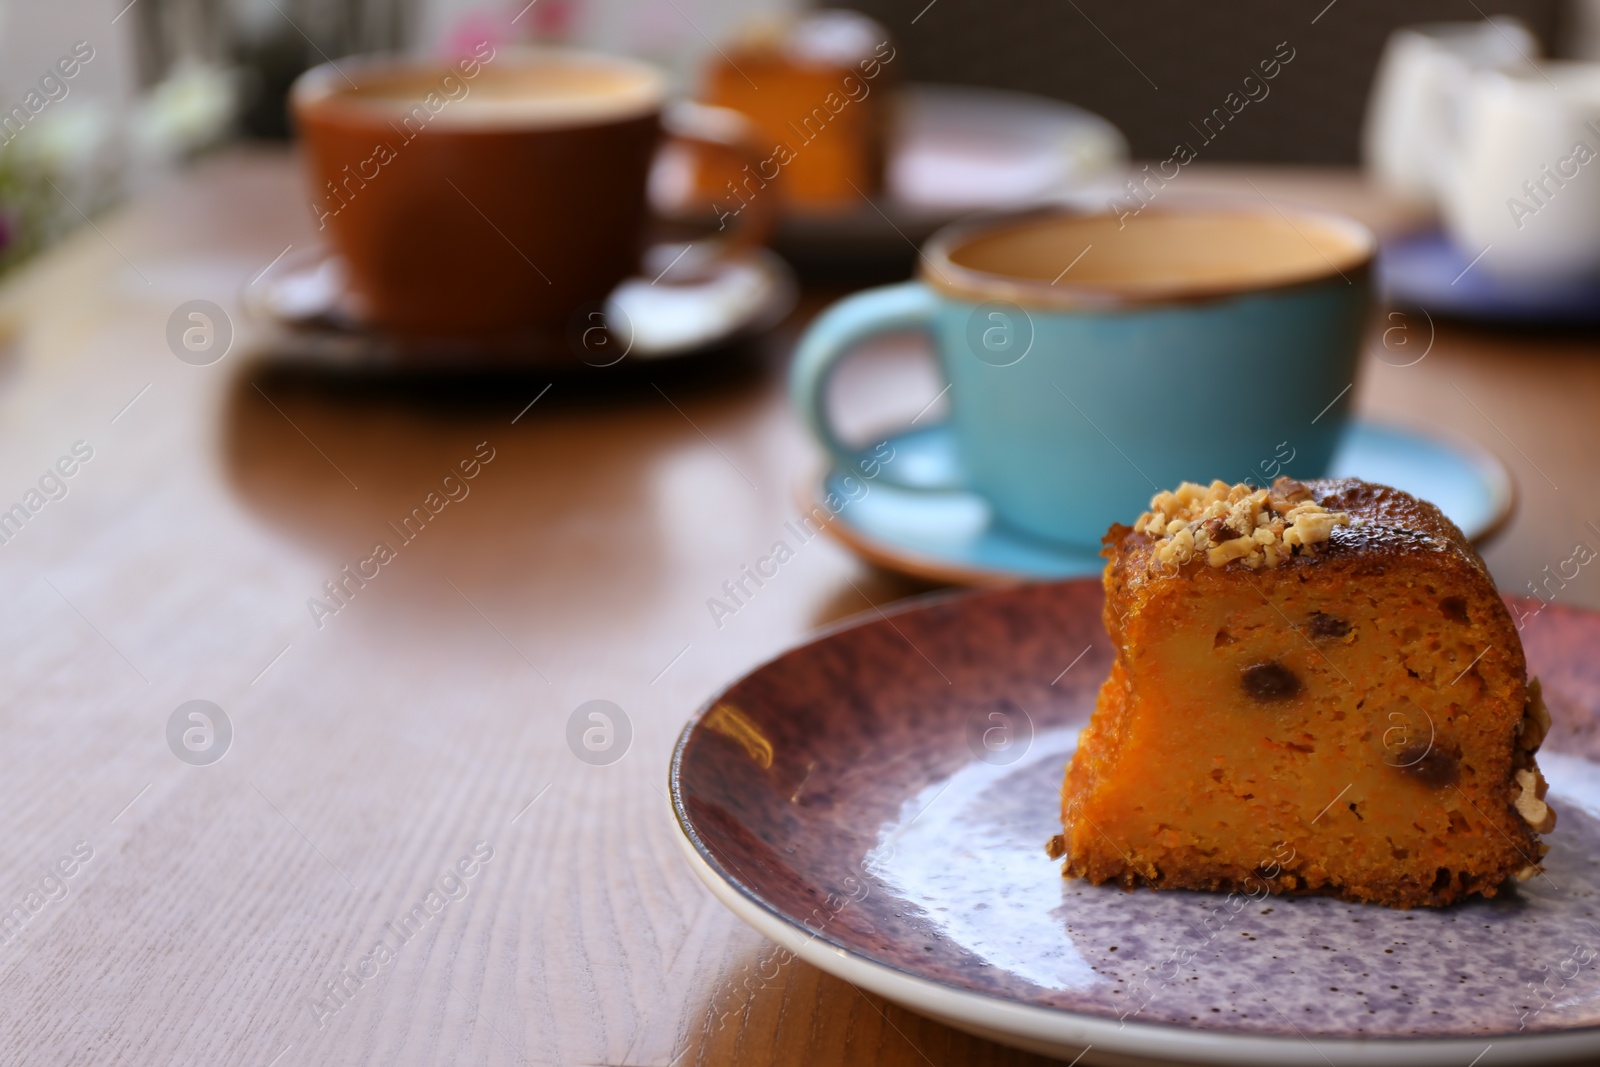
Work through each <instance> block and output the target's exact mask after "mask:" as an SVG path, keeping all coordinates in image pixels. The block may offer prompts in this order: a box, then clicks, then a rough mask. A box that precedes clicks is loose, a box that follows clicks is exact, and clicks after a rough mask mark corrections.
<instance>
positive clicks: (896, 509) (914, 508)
mask: <svg viewBox="0 0 1600 1067" xmlns="http://www.w3.org/2000/svg"><path fill="white" fill-rule="evenodd" d="M889 441H890V444H891V445H892V446H893V447H894V455H895V461H894V462H895V466H896V468H898V469H899V470H900V471H901V472H902V473H905V472H908V471H916V472H919V473H921V474H923V475H925V476H926V480H928V481H929V482H936V481H937V480H938V478H939V475H940V473H941V472H942V471H945V470H948V469H949V468H950V466H951V464H952V463H953V461H954V458H955V450H954V447H953V442H952V441H951V438H950V435H949V432H948V430H946V429H945V428H944V427H942V426H932V427H929V428H927V429H923V430H913V431H911V432H909V433H905V434H901V435H900V436H898V437H891V438H890V439H889ZM1332 470H1333V475H1334V476H1335V477H1360V478H1365V479H1366V480H1368V481H1372V482H1380V483H1382V484H1384V485H1392V486H1394V487H1395V488H1396V489H1404V490H1405V491H1406V492H1408V493H1412V494H1414V495H1416V496H1419V497H1421V498H1423V499H1424V500H1431V501H1433V502H1434V503H1435V504H1437V505H1438V506H1439V507H1440V509H1441V510H1443V511H1444V513H1445V514H1446V515H1448V516H1449V517H1450V519H1451V520H1452V521H1453V522H1455V524H1456V525H1457V526H1459V527H1461V529H1462V531H1463V532H1464V533H1465V534H1466V535H1467V536H1468V537H1469V538H1471V539H1472V540H1474V541H1477V540H1480V539H1482V538H1484V537H1486V536H1487V535H1488V534H1490V533H1492V532H1494V531H1495V530H1496V529H1497V528H1498V527H1499V525H1500V524H1501V523H1502V522H1504V521H1505V519H1506V518H1507V517H1508V516H1509V515H1510V513H1511V507H1512V502H1513V500H1514V499H1515V492H1514V490H1513V488H1512V481H1511V475H1510V473H1509V472H1508V471H1507V470H1506V468H1505V466H1504V465H1503V464H1502V463H1501V462H1500V461H1499V460H1498V459H1496V458H1495V457H1494V456H1492V455H1490V454H1489V453H1487V452H1484V451H1482V450H1481V449H1478V448H1477V447H1476V446H1472V445H1462V444H1454V443H1447V442H1444V441H1440V440H1438V439H1436V438H1432V437H1425V436H1423V435H1421V434H1418V433H1415V432H1412V431H1410V430H1402V429H1399V428H1397V427H1393V426H1382V425H1377V424H1373V423H1368V422H1360V421H1357V422H1353V423H1352V424H1351V425H1350V427H1349V429H1347V430H1346V431H1345V437H1344V441H1343V442H1342V443H1341V444H1340V447H1339V451H1338V452H1337V453H1336V454H1335V455H1334V459H1333V468H1332ZM843 478H844V472H843V471H840V470H833V471H830V472H829V473H828V476H827V478H826V480H825V481H824V483H823V484H822V486H821V487H820V488H821V490H822V493H821V496H826V495H827V494H828V493H830V492H833V493H837V494H838V495H839V498H840V499H844V500H847V501H848V503H847V504H846V505H845V506H844V507H843V508H842V509H841V510H840V511H839V512H838V515H837V516H836V517H835V519H834V521H833V522H831V523H829V524H828V525H827V527H826V529H827V530H828V531H829V532H830V533H832V534H833V535H834V536H835V537H837V538H839V539H840V540H841V541H843V542H844V543H845V544H847V545H849V546H850V547H851V548H852V549H854V550H855V551H856V552H858V553H859V554H861V555H862V556H864V557H866V558H867V559H869V560H871V561H872V562H874V563H876V564H878V565H880V566H882V567H886V568H888V569H890V570H894V571H899V572H901V573H904V574H911V575H915V576H917V577H919V578H927V579H931V580H933V581H938V582H950V583H954V584H958V585H1005V584H1010V583H1012V582H1018V581H1026V580H1032V579H1051V578H1072V577H1080V576H1083V575H1093V574H1099V573H1100V571H1101V568H1102V567H1103V566H1104V565H1105V561H1104V560H1103V559H1101V558H1100V556H1099V554H1098V553H1097V552H1096V551H1093V550H1084V549H1075V548H1071V547H1068V546H1065V545H1056V544H1051V543H1050V542H1048V541H1040V540H1037V539H1035V538H1033V537H1031V536H1029V535H1027V534H1022V533H1018V532H1016V531H1014V530H1010V529H1008V528H1006V527H1005V526H1003V525H1001V524H1000V523H998V522H997V521H996V520H995V519H994V516H993V514H992V513H991V512H990V510H989V505H988V504H987V503H986V502H985V501H984V500H983V499H982V498H981V497H979V496H977V495H976V494H973V493H963V492H916V491H912V490H905V489H896V488H893V487H891V486H888V485H884V484H881V483H873V482H867V483H866V485H867V486H868V491H867V492H866V494H865V495H862V494H861V489H860V485H861V483H860V482H859V481H857V482H856V483H855V485H856V488H855V491H854V492H853V493H852V492H850V491H848V490H847V489H846V488H845V486H844V484H843V481H842V479H843ZM919 480H922V479H919ZM812 491H813V492H814V491H815V487H814V488H813V490H812ZM852 497H855V499H851V498H852ZM818 499H820V496H819V497H818ZM1130 518H1131V516H1130Z"/></svg>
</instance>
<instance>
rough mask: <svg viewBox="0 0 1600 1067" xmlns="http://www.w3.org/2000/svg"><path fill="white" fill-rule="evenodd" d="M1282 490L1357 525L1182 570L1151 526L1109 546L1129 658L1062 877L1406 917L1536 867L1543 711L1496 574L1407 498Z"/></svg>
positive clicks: (1087, 750) (1074, 813)
mask: <svg viewBox="0 0 1600 1067" xmlns="http://www.w3.org/2000/svg"><path fill="white" fill-rule="evenodd" d="M1186 488H1189V489H1198V488H1199V487H1186ZM1223 488H1224V489H1226V488H1228V487H1223ZM1237 488H1240V489H1242V488H1244V487H1237ZM1273 488H1274V491H1275V495H1276V498H1277V499H1278V500H1279V501H1280V504H1281V501H1282V500H1283V499H1284V498H1285V497H1288V498H1291V499H1294V500H1298V501H1309V502H1314V504H1315V505H1317V506H1318V507H1317V510H1318V511H1319V512H1322V513H1326V514H1331V515H1340V516H1344V517H1346V518H1347V522H1345V521H1333V520H1327V521H1325V520H1322V519H1318V520H1317V522H1318V528H1319V529H1321V530H1322V531H1323V532H1324V533H1325V534H1326V538H1325V540H1321V541H1320V542H1319V543H1316V544H1307V545H1304V546H1299V545H1296V546H1294V547H1293V550H1292V551H1290V550H1287V549H1286V550H1284V551H1281V552H1269V553H1268V554H1267V558H1268V559H1270V560H1271V561H1272V562H1271V565H1266V566H1263V565H1261V562H1260V557H1259V555H1258V557H1257V561H1256V563H1255V565H1254V566H1251V565H1249V561H1247V560H1245V559H1241V558H1234V559H1230V560H1225V561H1224V562H1223V563H1222V564H1221V565H1217V564H1215V563H1212V562H1210V561H1209V560H1208V558H1207V553H1205V552H1203V551H1202V552H1195V553H1191V554H1190V558H1188V559H1187V561H1185V562H1181V563H1178V562H1176V561H1175V560H1174V557H1173V553H1172V551H1171V550H1170V546H1171V544H1172V543H1173V541H1175V540H1177V541H1179V542H1181V541H1182V538H1183V537H1184V533H1183V531H1182V530H1181V529H1180V525H1181V524H1180V523H1179V522H1176V521H1173V522H1171V523H1170V524H1169V527H1168V528H1169V529H1171V530H1172V531H1174V532H1173V533H1170V534H1169V533H1166V532H1165V531H1164V530H1162V519H1163V516H1162V515H1161V514H1160V512H1159V510H1158V511H1157V512H1156V513H1155V516H1154V519H1155V521H1150V520H1151V519H1152V516H1151V515H1147V516H1145V517H1144V519H1142V520H1141V522H1140V523H1139V524H1136V526H1125V525H1117V526H1113V527H1112V528H1111V530H1110V532H1109V533H1108V534H1107V535H1106V537H1105V540H1104V546H1105V547H1104V554H1105V555H1106V556H1107V558H1108V564H1107V567H1106V572H1105V577H1104V584H1105V590H1106V602H1105V612H1104V620H1105V625H1106V629H1107V632H1108V633H1109V635H1110V637H1111V640H1112V644H1113V647H1114V648H1115V649H1116V650H1117V654H1116V658H1115V661H1114V664H1113V666H1112V670H1111V674H1110V677H1108V678H1107V680H1106V682H1105V684H1104V686H1103V687H1102V689H1101V693H1100V697H1099V701H1098V703H1097V706H1096V708H1095V712H1094V715H1093V717H1092V719H1091V722H1090V724H1089V726H1088V727H1087V728H1086V729H1085V730H1084V732H1083V734H1082V736H1081V738H1080V741H1079V748H1078V751H1077V753H1075V755H1074V757H1073V761H1072V763H1071V765H1070V766H1069V768H1068V773H1067V776H1066V781H1065V784H1064V787H1063V792H1062V808H1063V825H1064V828H1065V833H1064V834H1063V835H1062V837H1061V838H1060V839H1059V840H1057V841H1053V842H1052V844H1051V848H1052V851H1053V852H1054V853H1056V854H1064V855H1065V856H1066V863H1065V865H1064V874H1065V875H1067V876H1069V877H1082V878H1086V879H1088V880H1090V881H1092V882H1097V883H1098V882H1106V881H1116V882H1119V883H1121V884H1123V885H1125V886H1128V887H1133V886H1139V885H1146V886H1151V887H1156V888H1193V889H1209V890H1243V891H1246V892H1259V891H1261V889H1262V887H1263V886H1264V887H1265V888H1266V891H1268V892H1272V893H1330V894H1334V895H1338V896H1341V897H1344V898H1346V899H1350V900H1361V901H1370V902H1375V903H1380V904H1386V905H1389V906H1393V907H1402V908H1404V907H1412V906H1417V905H1442V904H1448V903H1451V902H1453V901H1455V900H1459V899H1461V898H1463V897H1465V896H1469V895H1472V894H1483V895H1485V896H1492V895H1494V894H1495V893H1496V892H1497V891H1498V889H1499V887H1500V886H1501V884H1502V883H1503V882H1505V880H1506V879H1507V878H1508V877H1511V876H1518V877H1522V878H1526V877H1531V876H1532V875H1534V874H1536V873H1538V870H1539V868H1538V860H1539V858H1540V857H1542V855H1543V854H1544V851H1545V846H1543V845H1542V844H1541V842H1540V841H1539V839H1538V834H1539V833H1541V832H1548V831H1549V830H1550V829H1552V828H1553V826H1554V813H1553V812H1552V811H1551V810H1550V809H1549V807H1548V805H1546V804H1545V803H1544V792H1545V784H1544V780H1543V778H1542V776H1540V774H1539V771H1538V767H1537V765H1536V763H1535V761H1534V752H1535V751H1537V748H1538V745H1539V742H1540V741H1542V739H1543V736H1544V733H1545V732H1546V730H1547V729H1548V721H1549V720H1548V714H1547V713H1546V712H1545V711H1544V709H1543V704H1542V702H1541V701H1540V700H1539V694H1538V690H1537V682H1535V683H1534V684H1533V685H1532V686H1531V687H1530V686H1529V684H1528V680H1527V677H1526V662H1525V660H1524V658H1523V653H1522V646H1521V642H1520V640H1519V639H1518V636H1517V631H1516V627H1515V625H1514V623H1513V621H1512V619H1511V616H1510V613H1509V612H1508V611H1507V609H1506V607H1505V605H1504V602H1503V601H1502V600H1501V599H1500V597H1499V595H1498V594H1497V593H1496V592H1495V589H1494V583H1493V581H1492V579H1491V578H1490V576H1489V572H1488V569H1487V568H1486V567H1485V565H1484V563H1483V560H1482V558H1481V557H1480V556H1479V555H1478V553H1477V552H1476V550H1474V549H1473V547H1472V545H1471V543H1470V542H1469V541H1468V540H1467V539H1466V538H1465V537H1464V536H1463V535H1462V533H1461V531H1460V530H1459V529H1457V528H1456V526H1455V525H1454V524H1453V523H1451V522H1450V520H1449V519H1448V518H1446V517H1445V516H1444V514H1443V513H1442V512H1440V511H1439V509H1438V508H1436V507H1435V506H1433V505H1432V504H1429V503H1427V502H1425V501H1421V500H1418V499H1417V498H1415V497H1413V496H1411V495H1409V494H1407V493H1403V492H1401V491H1399V490H1396V489H1392V488H1389V487H1387V486H1381V485H1375V484H1371V483H1366V482H1362V481H1359V480H1355V479H1340V480H1319V481H1312V482H1307V483H1304V484H1301V483H1298V482H1291V481H1288V480H1286V479H1280V480H1279V482H1278V483H1277V484H1276V485H1275V486H1274V487H1273ZM1234 495H1235V496H1238V495H1239V494H1238V492H1237V491H1236V492H1235V493H1234ZM1159 500H1160V498H1159V497H1158V501H1159ZM1213 510H1214V509H1213ZM1276 514H1277V513H1276V512H1275V511H1269V512H1267V513H1265V514H1262V515H1260V516H1259V518H1260V519H1261V520H1262V521H1263V524H1265V522H1266V521H1267V520H1268V519H1269V518H1270V517H1271V516H1273V515H1276ZM1212 521H1213V524H1214V522H1215V520H1212ZM1278 526H1279V527H1280V529H1279V535H1278V536H1279V541H1278V544H1280V545H1281V544H1282V537H1281V534H1282V529H1281V527H1282V526H1283V523H1282V521H1281V520H1279V521H1278ZM1187 528H1188V529H1189V530H1191V531H1192V530H1193V529H1195V528H1196V527H1195V524H1194V523H1193V522H1191V523H1190V524H1189V525H1188V527H1187ZM1213 528H1214V527H1213ZM1224 535H1225V536H1226V535H1227V531H1224ZM1233 536H1238V535H1237V534H1234V535H1233ZM1261 540H1262V542H1263V543H1264V544H1265V543H1266V542H1267V538H1266V536H1263V537H1262V538H1261ZM1268 547H1271V546H1270V545H1269V546H1268ZM1164 549H1165V550H1166V551H1165V552H1164V551H1163V550H1164Z"/></svg>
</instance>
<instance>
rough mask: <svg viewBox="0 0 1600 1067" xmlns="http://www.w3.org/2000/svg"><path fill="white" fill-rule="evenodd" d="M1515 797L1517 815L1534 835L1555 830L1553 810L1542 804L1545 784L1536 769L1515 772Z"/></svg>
mask: <svg viewBox="0 0 1600 1067" xmlns="http://www.w3.org/2000/svg"><path fill="white" fill-rule="evenodd" d="M1516 778H1517V788H1518V793H1517V797H1516V801H1515V804H1516V809H1517V814H1518V815H1520V816H1522V821H1523V822H1525V823H1527V824H1528V828H1529V829H1530V830H1532V831H1533V832H1534V833H1538V834H1547V833H1549V832H1550V831H1551V830H1554V829H1555V828H1556V813H1555V809H1554V808H1552V807H1550V805H1548V804H1546V803H1545V802H1544V793H1545V790H1546V789H1548V788H1549V786H1547V785H1546V784H1545V780H1544V775H1542V774H1540V773H1539V772H1538V770H1537V769H1532V770H1530V769H1528V768H1526V767H1524V768H1523V769H1522V770H1520V771H1518V772H1517V776H1516Z"/></svg>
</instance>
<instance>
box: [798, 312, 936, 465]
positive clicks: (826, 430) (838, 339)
mask: <svg viewBox="0 0 1600 1067" xmlns="http://www.w3.org/2000/svg"><path fill="white" fill-rule="evenodd" d="M938 309H939V301H938V298H937V297H936V296H935V295H934V293H933V291H932V290H931V289H929V288H928V287H927V286H926V285H924V284H923V283H921V282H902V283H900V284H899V285H885V286H882V287H880V288H877V289H867V290H865V291H863V292H860V293H856V294H854V295H852V296H848V297H845V298H844V299H843V300H841V301H839V302H838V303H836V304H834V305H833V306H832V307H830V308H828V309H827V310H826V311H824V312H823V313H822V314H821V315H819V316H817V318H816V320H815V321H814V322H812V324H811V326H810V328H808V329H807V330H806V333H805V336H804V337H802V338H801V339H800V344H799V346H798V347H797V348H796V350H795V355H794V363H793V364H792V365H791V366H790V368H789V395H790V396H791V397H793V398H794V403H795V407H796V408H797V409H798V410H799V414H800V417H801V418H802V419H804V420H805V423H806V425H807V426H809V427H810V428H811V432H812V434H814V435H815V436H816V438H817V441H818V442H820V443H821V445H822V447H823V448H825V449H827V450H828V452H829V454H830V455H831V456H832V458H833V461H834V463H835V464H837V465H838V466H839V467H841V468H843V469H844V470H848V471H856V469H857V464H858V463H860V462H862V456H861V454H860V453H859V452H858V451H857V450H856V449H853V448H851V447H850V446H849V445H847V444H845V443H844V441H843V440H841V439H840V437H839V435H838V433H837V432H836V431H835V430H834V428H833V422H832V420H831V419H829V417H828V380H829V378H831V377H832V375H833V371H834V369H835V368H836V367H838V365H839V364H840V363H842V362H843V361H844V359H845V357H847V356H849V355H850V354H851V353H852V352H853V351H854V350H855V348H856V347H857V346H858V345H860V344H861V343H862V342H863V341H867V340H870V339H871V338H873V337H876V336H877V335H878V334H883V333H889V332H891V331H894V330H921V331H923V332H924V333H927V334H929V335H930V336H931V335H932V332H933V324H934V316H935V315H936V314H937V312H938ZM901 466H902V467H904V466H905V465H904V464H902V465H901ZM917 474H920V476H917ZM877 479H878V480H879V481H881V482H886V483H888V484H889V485H893V486H895V487H897V488H901V489H922V490H932V491H938V492H948V491H951V490H960V489H964V488H965V484H964V483H963V482H962V481H961V479H960V477H959V472H958V471H956V470H955V469H953V465H952V469H950V470H948V471H941V472H939V473H937V474H935V473H933V472H930V471H928V470H926V469H924V470H922V471H920V472H916V473H913V472H910V471H904V470H900V469H897V468H896V467H895V466H894V465H893V464H892V463H886V464H884V465H882V466H881V467H880V468H879V469H878V474H877Z"/></svg>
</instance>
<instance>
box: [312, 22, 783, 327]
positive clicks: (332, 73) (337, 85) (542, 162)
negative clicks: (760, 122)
mask: <svg viewBox="0 0 1600 1067" xmlns="http://www.w3.org/2000/svg"><path fill="white" fill-rule="evenodd" d="M290 106H291V109H292V112H293V115H294V118H295V122H296V124H297V126H298V128H299V131H300V135H301V137H302V140H303V143H304V149H305V152H306V157H307V162H308V164H309V168H310V174H311V183H312V197H311V202H310V208H311V213H312V216H313V217H314V219H315V220H316V222H317V227H318V229H319V231H321V232H322V233H323V234H325V236H326V238H327V239H328V240H329V242H330V243H331V245H332V246H333V249H334V250H335V251H336V252H337V253H338V254H339V255H340V256H341V257H342V258H343V259H344V260H345V262H346V265H347V268H348V279H349V286H350V290H351V292H350V296H351V298H352V300H353V302H354V304H355V306H356V310H357V313H358V315H359V316H360V317H361V318H362V319H363V320H364V321H365V322H367V323H369V324H370V325H372V326H374V327H376V328H378V329H381V330H386V331H391V332H394V333H396V334H400V335H403V336H408V337H444V338H474V337H495V338H504V337H508V336H522V335H538V336H542V337H550V336H555V335H559V334H561V333H562V332H564V331H565V330H566V328H567V326H568V325H569V322H570V320H571V319H572V316H573V315H574V314H576V313H579V312H580V311H582V310H583V309H584V308H586V307H592V306H593V305H595V304H596V303H597V302H599V301H603V300H604V299H605V297H606V295H607V294H608V293H609V292H610V291H611V290H612V289H613V288H614V287H615V286H616V285H617V283H619V282H620V281H622V280H623V279H624V278H626V277H628V276H629V275H630V274H632V273H634V272H635V271H636V270H637V269H638V267H639V257H640V254H641V251H642V244H643V239H644V234H645V228H646V225H647V223H648V221H649V208H648V205H647V203H646V186H647V181H648V177H649V172H650V165H651V161H652V159H653V157H654V154H655V151H656V148H657V145H658V142H659V141H660V139H661V136H662V133H663V127H664V126H665V127H666V128H667V132H668V134H669V135H670V136H672V137H675V138H678V139H681V140H684V141H686V142H689V143H691V144H693V145H695V146H696V147H697V148H699V149H703V150H708V151H712V152H715V153H722V154H725V155H728V154H731V155H733V156H735V157H738V158H740V161H741V162H744V161H745V160H747V159H755V158H756V156H757V155H758V153H757V152H756V151H755V149H754V145H753V143H751V142H750V140H749V137H748V134H747V132H746V130H747V127H745V126H743V125H741V120H740V118H739V116H737V115H735V114H732V113H728V112H720V111H716V110H714V109H708V108H701V107H694V106H685V105H678V106H677V107H676V108H675V109H673V110H670V111H665V112H664V109H665V108H666V107H667V104H666V83H665V78H664V76H663V75H662V74H661V73H660V72H659V71H657V70H656V69H655V68H653V67H651V66H649V65H647V64H644V63H640V62H637V61H635V60H631V59H624V58H621V57H615V56H604V55H597V54H591V53H585V52H578V51H572V50H566V49H512V48H500V49H498V50H497V49H495V48H494V47H492V46H491V45H489V44H487V43H485V44H482V45H479V47H478V49H477V50H476V51H475V52H474V53H473V54H472V55H469V56H467V57H464V58H462V59H460V60H458V61H456V62H454V63H442V62H437V61H429V60H423V59H415V58H408V57H399V56H369V57H354V58H350V59H341V60H339V61H338V62H337V63H327V64H324V65H323V66H320V67H316V68H314V69H312V70H309V71H307V72H306V73H305V74H303V75H301V76H300V78H299V79H298V80H297V81H296V82H295V84H294V87H293V89H292V90H291V93H290ZM664 114H665V116H666V121H665V122H664V121H663V117H664ZM769 207H770V205H759V206H757V211H756V212H754V213H753V214H754V215H755V217H754V218H753V219H741V222H743V223H744V225H743V226H742V227H741V228H740V229H739V231H737V232H736V233H735V235H734V236H733V238H732V239H731V240H730V241H728V243H727V244H726V245H725V246H724V254H728V253H736V252H737V251H738V250H740V249H741V248H744V247H747V246H749V245H750V244H753V243H757V242H759V241H761V240H764V239H765V236H766V233H767V232H768V230H769V229H770V221H771V219H770V210H768V208H769Z"/></svg>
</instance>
